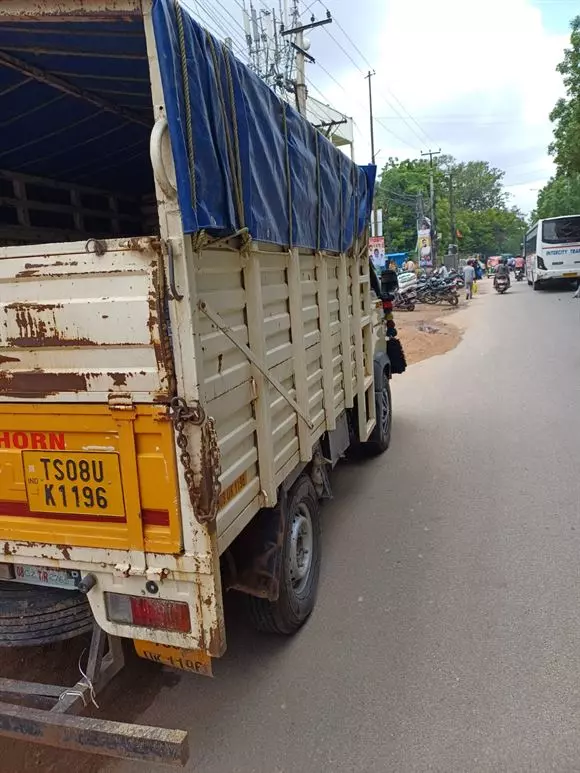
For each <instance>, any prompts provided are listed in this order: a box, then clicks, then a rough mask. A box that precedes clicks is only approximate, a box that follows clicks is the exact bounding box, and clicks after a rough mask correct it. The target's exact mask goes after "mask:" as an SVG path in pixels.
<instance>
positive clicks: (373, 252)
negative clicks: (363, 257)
mask: <svg viewBox="0 0 580 773" xmlns="http://www.w3.org/2000/svg"><path fill="white" fill-rule="evenodd" d="M369 258H370V260H371V261H372V264H373V266H374V267H375V270H376V271H378V272H381V271H383V269H384V268H385V238H384V236H371V237H370V238H369Z"/></svg>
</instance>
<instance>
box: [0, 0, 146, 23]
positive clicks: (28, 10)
mask: <svg viewBox="0 0 580 773" xmlns="http://www.w3.org/2000/svg"><path fill="white" fill-rule="evenodd" d="M140 12H141V0H2V2H1V3H0V18H6V19H16V20H18V19H22V20H27V21H29V20H30V19H41V18H43V17H44V18H46V17H51V18H52V17H58V18H68V19H69V20H70V19H73V18H82V19H83V20H85V21H86V20H87V17H90V16H98V17H100V18H101V19H102V18H103V16H119V15H125V14H137V13H140Z"/></svg>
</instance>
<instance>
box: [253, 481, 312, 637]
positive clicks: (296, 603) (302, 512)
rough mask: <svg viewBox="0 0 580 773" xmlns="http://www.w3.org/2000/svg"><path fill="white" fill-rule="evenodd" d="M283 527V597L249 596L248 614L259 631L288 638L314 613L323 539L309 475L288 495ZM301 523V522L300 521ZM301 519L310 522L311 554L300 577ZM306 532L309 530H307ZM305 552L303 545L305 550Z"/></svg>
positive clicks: (281, 580)
mask: <svg viewBox="0 0 580 773" xmlns="http://www.w3.org/2000/svg"><path fill="white" fill-rule="evenodd" d="M284 518H285V524H284V544H283V547H282V558H281V561H280V577H279V582H280V594H279V596H278V599H277V601H268V600H267V599H262V598H257V597H255V596H247V597H246V599H247V604H248V609H249V614H250V617H251V619H252V622H253V624H254V625H255V627H256V628H257V629H258V630H259V631H264V632H265V633H277V634H284V635H286V636H289V635H291V634H293V633H296V631H297V630H298V629H299V628H300V627H301V626H302V625H304V623H305V622H306V620H308V618H309V616H310V613H311V612H312V610H313V609H314V603H315V601H316V592H317V590H318V580H319V577H320V559H321V547H322V540H321V535H320V508H319V505H318V495H317V494H316V491H315V489H314V486H313V484H312V481H311V480H310V478H309V477H308V476H306V475H303V476H301V477H300V478H298V480H297V481H296V483H295V484H294V486H293V487H292V489H291V490H290V491H289V492H288V497H287V500H286V513H285V517H284ZM299 519H300V520H299ZM301 519H306V520H308V519H309V520H310V528H311V534H310V540H311V542H310V544H311V553H310V560H309V565H308V570H307V573H306V574H305V575H304V576H303V577H299V576H298V574H297V569H302V568H303V567H298V566H297V562H296V561H295V560H293V559H295V558H296V557H297V553H298V549H297V548H296V545H297V543H299V540H297V539H296V531H295V530H296V529H297V528H299V527H298V523H299V522H300V521H301ZM306 528H307V527H306ZM302 550H304V545H303V547H302Z"/></svg>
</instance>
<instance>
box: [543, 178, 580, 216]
mask: <svg viewBox="0 0 580 773" xmlns="http://www.w3.org/2000/svg"><path fill="white" fill-rule="evenodd" d="M579 213H580V174H571V175H556V177H553V178H552V179H551V180H549V181H548V182H547V183H546V185H545V186H544V187H543V188H542V190H541V191H540V192H539V194H538V203H537V206H536V209H535V211H534V212H533V213H532V216H531V219H532V221H534V220H538V219H539V218H543V217H559V216H560V215H577V214H579Z"/></svg>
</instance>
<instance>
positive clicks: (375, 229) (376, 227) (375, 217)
mask: <svg viewBox="0 0 580 773" xmlns="http://www.w3.org/2000/svg"><path fill="white" fill-rule="evenodd" d="M375 74H376V73H375V71H374V70H372V71H371V70H369V71H368V73H367V74H366V75H365V78H366V79H367V80H368V82H369V121H370V127H371V163H372V164H373V165H374V164H376V161H377V157H376V154H375V124H374V118H373V87H372V83H371V78H372V77H373V75H375ZM378 235H379V215H378V212H377V208H376V202H373V236H378Z"/></svg>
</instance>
